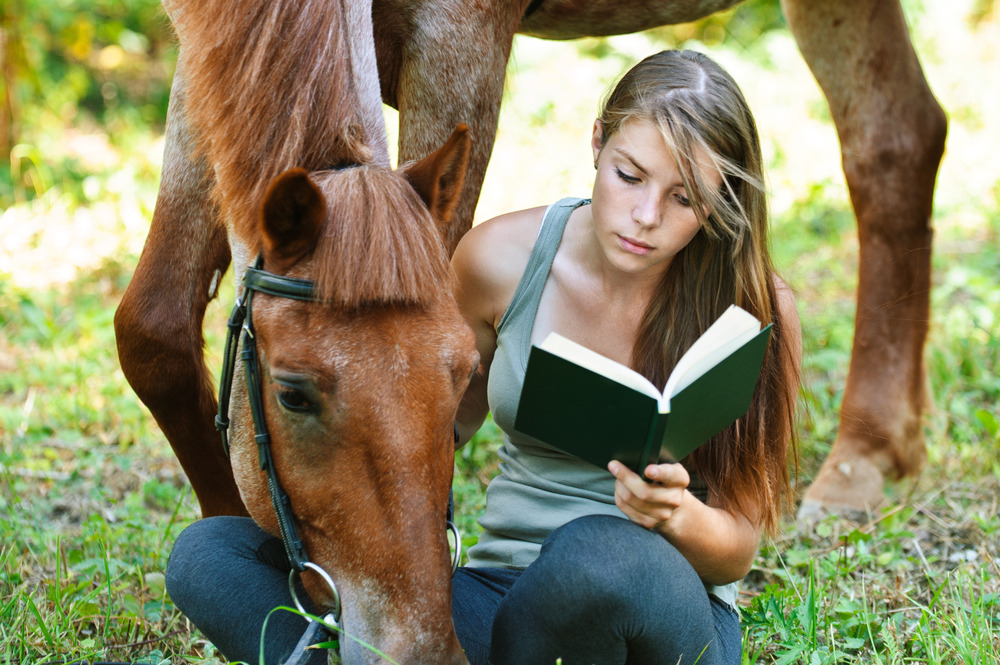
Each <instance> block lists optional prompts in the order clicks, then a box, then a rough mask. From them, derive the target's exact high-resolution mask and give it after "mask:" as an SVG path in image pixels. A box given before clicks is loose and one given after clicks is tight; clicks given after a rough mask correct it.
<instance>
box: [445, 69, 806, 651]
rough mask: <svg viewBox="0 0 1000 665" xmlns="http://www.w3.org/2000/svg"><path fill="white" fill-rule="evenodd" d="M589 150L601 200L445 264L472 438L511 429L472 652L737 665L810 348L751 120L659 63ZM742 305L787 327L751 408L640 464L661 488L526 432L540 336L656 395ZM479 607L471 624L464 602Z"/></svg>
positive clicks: (462, 249)
mask: <svg viewBox="0 0 1000 665" xmlns="http://www.w3.org/2000/svg"><path fill="white" fill-rule="evenodd" d="M591 143H592V148H593V154H594V166H595V168H596V170H597V175H596V179H595V183H594V189H593V196H592V199H591V200H590V201H586V200H580V199H565V200H563V201H560V202H559V203H557V204H555V205H553V206H550V207H549V208H547V209H545V208H536V209H532V210H523V211H520V212H514V213H510V214H508V215H504V216H501V217H498V218H495V219H492V220H489V221H487V222H485V223H483V224H481V225H479V226H476V227H475V228H473V229H472V230H471V231H470V232H469V233H468V234H467V235H466V236H465V238H463V240H462V242H461V243H460V245H459V246H458V249H457V250H456V252H455V256H454V258H453V265H454V267H455V270H456V272H457V274H458V278H459V285H460V288H459V291H458V301H459V306H460V307H461V309H462V311H463V313H464V314H465V316H466V318H467V320H468V322H469V325H470V326H472V328H473V331H474V332H475V334H476V339H477V344H478V347H479V353H480V356H481V360H480V369H481V371H480V373H479V374H478V375H477V377H476V378H475V379H474V380H473V383H472V384H471V385H470V387H469V389H468V392H467V393H466V396H465V399H464V401H463V403H462V406H461V407H460V410H459V415H458V424H459V429H460V433H461V439H462V440H463V441H464V440H466V439H468V438H469V437H471V435H472V434H473V433H474V432H475V431H476V430H477V429H478V428H479V426H480V424H481V423H482V422H483V419H484V418H485V416H486V413H487V411H491V412H492V414H493V419H494V420H495V421H496V423H497V424H498V425H499V426H500V428H501V429H502V430H503V431H504V433H505V442H504V446H503V448H502V449H501V451H500V458H501V465H500V471H501V473H500V475H499V476H498V477H497V478H495V479H494V480H493V481H492V482H491V484H490V486H489V489H488V491H487V508H486V513H485V515H484V516H483V518H482V519H481V520H480V523H481V525H482V526H483V528H484V533H483V535H482V537H481V538H480V540H479V543H478V545H477V546H475V547H473V548H472V550H471V551H470V552H469V558H470V562H469V565H468V567H466V568H464V569H463V570H462V571H461V574H460V575H457V576H456V578H455V581H454V586H455V589H454V592H453V608H454V609H453V613H454V615H455V618H456V626H457V627H458V629H459V639H460V641H461V642H462V645H463V647H464V648H465V649H466V652H467V654H468V655H469V656H470V661H471V662H474V663H476V662H486V658H487V656H488V657H489V658H490V662H493V663H495V664H496V663H554V662H555V660H556V658H562V662H563V663H564V664H565V665H575V664H577V663H665V664H666V663H669V664H671V665H673V664H675V663H678V662H683V663H693V662H695V660H696V659H697V658H698V657H699V656H700V657H701V659H700V660H699V661H698V662H701V663H706V662H712V663H715V662H718V663H738V662H739V661H740V630H739V621H738V615H737V613H736V610H735V585H734V583H735V582H736V581H737V580H739V579H740V578H742V577H743V576H744V575H745V574H746V573H747V571H748V570H749V568H750V566H751V563H752V561H753V558H754V555H755V552H756V550H757V545H758V541H759V538H760V536H761V533H762V532H763V531H766V530H773V529H774V528H775V527H776V525H777V522H778V517H779V513H780V510H781V507H782V506H781V504H782V497H784V496H787V494H788V489H789V487H788V473H787V467H786V460H787V457H786V451H787V450H788V447H789V442H790V440H791V435H792V420H793V412H794V408H795V399H796V395H797V392H798V365H799V357H800V331H799V327H798V317H797V314H796V310H795V303H794V301H793V298H792V295H791V292H790V291H789V289H788V288H787V287H786V286H785V285H784V284H783V283H782V282H781V281H780V280H779V279H778V277H777V276H776V275H775V273H774V269H773V267H772V265H771V261H770V258H769V255H768V247H767V239H766V233H767V208H766V202H765V192H764V183H763V172H762V164H761V154H760V146H759V139H758V136H757V130H756V126H755V124H754V121H753V117H752V115H751V113H750V111H749V109H748V107H747V104H746V101H745V100H744V98H743V95H742V94H741V93H740V90H739V88H738V86H737V85H736V83H735V82H734V81H733V80H732V79H731V78H730V77H729V75H728V74H726V73H725V72H724V71H723V70H722V69H721V68H720V67H719V66H718V65H716V64H715V63H714V62H712V61H711V60H710V59H708V58H707V57H705V56H703V55H701V54H698V53H693V52H689V51H683V52H679V51H667V52H662V53H659V54H656V55H654V56H651V57H649V58H647V59H646V60H644V61H642V62H641V63H639V64H638V65H636V66H635V67H634V68H633V69H632V70H631V71H629V72H628V73H627V74H626V75H625V76H624V77H623V78H622V79H621V81H620V82H619V83H618V84H617V86H616V87H615V88H614V90H613V91H612V92H611V94H610V96H609V97H608V99H607V101H606V103H605V104H604V108H603V110H602V112H601V114H600V117H599V118H598V120H597V121H596V122H595V123H594V132H593V138H592V141H591ZM734 303H735V304H737V305H739V306H741V307H743V308H744V309H746V310H748V311H749V312H751V313H752V314H754V315H755V316H757V317H758V318H759V319H760V320H762V321H765V322H766V321H773V322H774V329H773V331H772V337H771V342H770V348H769V351H768V354H767V358H766V360H765V365H764V370H763V372H762V375H761V379H760V382H759V384H758V388H757V391H756V394H755V397H754V399H753V403H752V406H751V408H750V412H749V413H748V414H747V415H746V416H745V417H743V418H742V419H741V420H739V421H738V422H737V423H736V424H734V425H733V426H732V427H730V428H728V429H727V430H725V431H724V432H723V433H721V434H719V435H718V436H716V437H715V438H714V439H713V440H712V441H710V442H709V443H707V444H706V445H704V446H703V447H702V448H700V449H699V450H698V451H697V452H696V453H694V454H692V455H691V456H690V457H689V458H688V459H686V460H684V461H683V463H681V464H661V465H653V466H650V467H648V468H647V469H645V475H646V477H647V478H649V479H650V480H651V481H652V482H649V483H647V482H645V481H644V480H642V479H641V478H640V477H639V476H638V475H637V474H636V473H633V472H632V471H630V470H629V469H628V468H626V467H625V466H624V465H622V464H619V463H616V462H612V463H611V464H610V465H609V467H608V469H601V468H598V467H595V466H593V465H590V464H588V463H586V462H583V461H580V460H575V459H574V458H571V457H570V456H568V455H565V454H562V453H560V452H559V451H557V450H555V449H553V448H551V447H549V446H546V445H545V444H542V443H541V442H539V441H537V440H533V439H530V438H526V437H524V436H522V435H519V434H518V433H517V432H515V431H514V428H513V423H514V419H515V415H516V410H517V403H518V398H519V396H520V389H521V384H522V382H523V380H524V370H525V367H526V363H527V356H528V351H529V348H530V345H531V344H532V343H537V342H540V341H541V340H543V339H544V338H545V336H546V335H547V334H548V333H550V332H553V331H555V332H558V333H560V334H562V335H564V336H565V337H568V338H570V339H572V340H573V341H576V342H578V343H580V344H583V345H584V346H587V347H589V348H591V349H593V350H595V351H598V352H600V353H602V354H604V355H606V356H608V357H610V358H613V359H615V360H617V361H619V362H622V363H625V364H628V365H630V366H632V367H633V368H635V369H637V370H638V371H640V372H642V373H643V374H645V375H646V376H647V378H649V379H651V380H652V381H653V382H654V384H657V385H660V386H662V385H663V384H664V383H665V382H666V378H667V376H668V374H669V373H670V370H671V369H672V367H673V365H674V364H675V363H676V361H677V359H678V358H679V357H680V355H681V354H682V353H683V352H684V351H685V350H687V348H688V347H689V346H690V345H691V343H692V342H693V341H694V340H695V339H696V338H697V337H698V336H699V335H700V334H701V333H702V332H704V330H705V329H706V328H707V326H708V325H709V324H710V323H712V322H713V321H714V320H715V319H716V318H717V317H718V316H719V315H720V314H721V313H722V312H723V311H724V310H725V309H726V308H727V307H728V306H729V305H731V304H734ZM623 517H624V518H627V519H622V518H623ZM522 571H523V572H522ZM491 585H492V586H491ZM486 588H491V589H493V594H494V595H493V596H487V595H486V591H485V589H486ZM484 597H491V598H492V605H491V606H490V608H489V611H485V612H483V613H482V617H481V619H480V620H479V623H478V624H475V622H474V621H473V620H472V619H471V617H472V616H474V611H473V610H467V609H466V608H465V605H466V604H467V603H468V604H470V605H473V606H474V607H480V606H482V605H483V604H484V600H483V598H484ZM466 599H469V600H466ZM463 633H464V634H463ZM703 651H704V653H702V652H703Z"/></svg>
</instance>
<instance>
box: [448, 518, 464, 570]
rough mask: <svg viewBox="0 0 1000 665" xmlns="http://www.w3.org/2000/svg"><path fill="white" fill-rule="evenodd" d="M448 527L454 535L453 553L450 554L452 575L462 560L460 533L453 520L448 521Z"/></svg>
mask: <svg viewBox="0 0 1000 665" xmlns="http://www.w3.org/2000/svg"><path fill="white" fill-rule="evenodd" d="M448 528H449V529H451V533H452V534H453V535H454V536H455V553H454V554H452V555H451V574H452V575H454V574H455V571H456V570H458V564H460V563H461V562H462V534H460V533H459V532H458V527H457V526H455V523H454V522H448Z"/></svg>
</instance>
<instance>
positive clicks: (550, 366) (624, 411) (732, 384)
mask: <svg viewBox="0 0 1000 665" xmlns="http://www.w3.org/2000/svg"><path fill="white" fill-rule="evenodd" d="M770 335H771V326H770V325H768V326H767V327H766V328H764V329H763V330H761V324H760V321H758V320H757V319H756V318H755V317H754V316H752V315H751V314H749V313H748V312H747V311H745V310H743V309H741V308H740V307H737V306H736V305H733V306H731V307H730V308H729V309H727V310H726V311H725V312H724V313H723V314H722V316H720V317H719V318H718V319H717V320H716V322H715V323H713V324H712V325H711V326H710V327H709V328H708V330H706V331H705V333H704V334H703V335H702V336H701V337H699V338H698V340H697V341H695V343H694V344H693V345H692V346H691V348H690V349H688V350H687V352H686V353H685V354H684V355H683V356H681V359H680V360H679V361H678V362H677V366H676V367H675V368H674V370H673V372H671V374H670V377H669V378H668V379H667V384H666V386H665V387H664V389H663V390H662V391H661V390H659V389H657V388H656V386H654V385H653V384H652V383H650V382H649V381H648V380H647V379H646V378H645V377H643V376H642V375H641V374H639V373H638V372H636V371H634V370H632V369H630V368H628V367H626V366H625V365H622V364H621V363H618V362H615V361H614V360H611V359H610V358H606V357H605V356H602V355H601V354H599V353H596V352H594V351H591V350H590V349H588V348H586V347H584V346H581V345H580V344H577V343H575V342H573V341H570V340H568V339H566V338H565V337H563V336H561V335H559V334H557V333H552V334H550V335H549V336H548V337H546V338H545V341H543V342H542V344H541V345H538V346H532V348H531V353H530V355H529V356H528V369H527V373H526V374H525V377H524V387H523V388H522V390H521V400H520V403H519V405H518V408H517V418H516V419H515V422H514V429H515V430H517V431H518V432H521V433H522V434H527V435H528V436H531V437H534V438H536V439H539V440H540V441H544V442H545V443H548V444H549V445H552V446H555V447H556V448H559V449H561V450H563V451H565V452H568V453H571V454H573V455H576V456H577V457H580V458H583V459H585V460H587V461H588V462H591V463H593V464H596V465H598V466H601V467H605V466H607V464H608V462H610V461H611V460H618V461H620V462H622V463H623V464H625V465H627V466H628V467H629V468H631V469H632V470H633V471H636V472H638V473H640V474H641V473H642V470H643V469H645V468H646V466H647V465H649V464H657V463H659V462H676V461H680V460H682V459H684V458H685V457H687V456H688V455H689V454H690V453H691V452H692V451H694V450H695V449H696V448H697V447H698V446H700V445H701V444H703V443H705V442H706V441H707V440H708V439H710V438H711V437H712V436H714V435H715V434H717V433H718V432H720V431H721V430H723V429H725V428H726V427H728V426H729V425H730V424H732V423H733V422H734V421H735V420H737V419H738V418H739V417H740V416H742V415H743V414H745V413H746V412H747V409H748V408H749V407H750V401H751V399H752V398H753V392H754V388H755V387H756V385H757V378H758V376H759V374H760V368H761V365H762V364H763V362H764V354H765V352H766V350H767V343H768V340H769V339H770Z"/></svg>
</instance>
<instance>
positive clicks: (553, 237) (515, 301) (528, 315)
mask: <svg viewBox="0 0 1000 665" xmlns="http://www.w3.org/2000/svg"><path fill="white" fill-rule="evenodd" d="M587 203H590V199H581V198H577V197H567V198H564V199H562V200H560V201H557V202H556V203H553V204H552V205H550V206H549V207H548V208H546V210H545V215H544V216H543V217H542V225H541V227H540V228H539V229H538V237H537V238H536V239H535V246H534V247H533V248H532V250H531V256H530V257H528V265H527V266H525V268H524V274H522V275H521V280H520V281H519V282H518V284H517V289H516V290H515V291H514V296H513V297H512V298H511V300H510V304H509V305H508V306H507V311H505V312H504V313H503V316H501V317H500V321H499V323H497V334H499V333H501V332H502V331H503V329H504V326H506V325H507V323H508V321H509V320H511V319H515V318H516V319H517V320H520V321H525V322H530V323H534V321H535V313H536V311H537V310H538V301H539V300H540V299H541V297H542V290H543V289H544V288H545V282H546V280H548V278H549V270H550V269H551V268H552V261H553V260H554V259H555V256H556V251H557V250H558V249H559V243H560V242H561V241H562V236H563V231H564V230H565V229H566V223H567V222H568V221H569V217H570V215H571V214H573V211H574V210H576V209H577V208H579V207H580V206H582V205H585V204H587ZM527 332H528V334H530V332H531V329H530V325H529V326H528V331H527Z"/></svg>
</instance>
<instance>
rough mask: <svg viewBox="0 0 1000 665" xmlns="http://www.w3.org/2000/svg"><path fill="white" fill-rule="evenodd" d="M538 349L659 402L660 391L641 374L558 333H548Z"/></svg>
mask: <svg viewBox="0 0 1000 665" xmlns="http://www.w3.org/2000/svg"><path fill="white" fill-rule="evenodd" d="M538 348H540V349H542V350H543V351H548V352H549V353H551V354H553V355H556V356H559V357H560V358H565V359H566V360H569V361H570V362H573V363H576V364H577V365H579V366H581V367H586V368H587V369H589V370H590V371H592V372H596V373H598V374H601V375H602V376H606V377H608V378H609V379H611V380H613V381H617V382H618V383H620V384H622V385H624V386H628V387H629V388H632V389H633V390H637V391H639V392H641V393H642V394H644V395H648V396H650V397H652V398H653V399H655V400H657V401H660V397H661V393H660V391H659V390H658V389H657V388H656V386H654V385H653V384H652V383H651V382H650V381H649V379H647V378H646V377H644V376H643V375H642V374H639V373H638V372H636V371H635V370H633V369H632V368H630V367H626V366H625V365H622V364H621V363H620V362H617V361H615V360H612V359H611V358H608V357H607V356H603V355H601V354H600V353H598V352H597V351H593V350H591V349H588V348H587V347H585V346H583V345H582V344H577V343H576V342H574V341H573V340H571V339H567V338H565V337H563V336H562V335H560V334H559V333H554V332H553V333H549V334H548V336H547V337H546V338H545V340H544V341H543V342H542V343H541V344H539V346H538Z"/></svg>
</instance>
